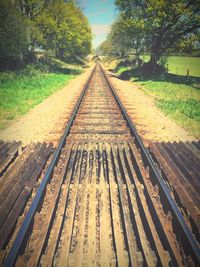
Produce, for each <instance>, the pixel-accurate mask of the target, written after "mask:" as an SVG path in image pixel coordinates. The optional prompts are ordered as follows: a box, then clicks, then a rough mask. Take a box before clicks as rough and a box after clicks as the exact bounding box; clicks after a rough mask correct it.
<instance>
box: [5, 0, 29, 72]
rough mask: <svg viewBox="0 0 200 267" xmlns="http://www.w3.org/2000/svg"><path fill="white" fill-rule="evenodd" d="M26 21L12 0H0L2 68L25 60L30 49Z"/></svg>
mask: <svg viewBox="0 0 200 267" xmlns="http://www.w3.org/2000/svg"><path fill="white" fill-rule="evenodd" d="M25 24H26V21H25V20H24V19H23V17H22V16H21V14H20V12H19V11H18V10H16V8H15V6H14V4H13V3H12V1H10V0H2V1H0V25H1V26H0V40H1V42H0V62H1V63H0V69H2V68H5V67H6V66H7V65H13V66H15V65H16V64H19V63H20V62H21V61H23V56H24V53H25V51H26V50H27V49H28V31H27V28H26V26H25Z"/></svg>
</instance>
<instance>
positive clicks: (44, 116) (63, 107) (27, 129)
mask: <svg viewBox="0 0 200 267" xmlns="http://www.w3.org/2000/svg"><path fill="white" fill-rule="evenodd" d="M90 72H91V68H89V69H87V70H86V71H85V72H84V73H82V74H81V75H79V76H78V77H76V78H74V79H72V80H71V81H70V82H69V83H68V84H67V85H66V86H65V87H64V88H63V89H61V90H59V91H57V92H56V93H55V94H53V95H51V96H50V97H48V98H47V99H45V100H44V101H43V102H42V103H40V104H39V105H37V106H36V107H34V108H33V109H32V110H30V111H29V112H28V113H27V114H26V115H24V116H23V117H21V118H20V119H18V120H17V121H14V122H13V123H12V124H11V125H10V126H9V127H8V128H6V129H4V130H1V131H0V139H2V140H4V141H12V140H19V141H22V143H23V145H27V144H29V143H31V142H44V141H46V142H53V143H54V144H55V145H56V144H57V142H58V140H59V139H60V137H61V135H62V130H63V129H64V127H65V125H66V123H67V121H68V119H69V117H70V114H71V111H72V109H73V107H74V104H75V102H76V100H77V98H78V96H79V95H80V93H81V91H82V88H83V85H84V84H85V82H86V80H87V78H88V76H89V73H90Z"/></svg>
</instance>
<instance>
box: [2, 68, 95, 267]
mask: <svg viewBox="0 0 200 267" xmlns="http://www.w3.org/2000/svg"><path fill="white" fill-rule="evenodd" d="M95 69H96V65H95V67H94V68H93V70H92V71H91V74H90V76H89V78H88V80H87V82H86V84H85V86H84V88H83V91H82V93H81V95H80V97H79V99H78V101H77V103H76V105H75V107H74V109H73V113H72V116H71V118H70V120H69V122H68V124H67V126H66V128H65V132H64V134H63V136H62V138H61V140H60V142H59V145H58V147H57V149H56V150H55V152H54V155H53V159H52V161H51V163H50V165H49V167H48V169H47V171H46V173H45V176H44V178H43V180H42V182H41V184H40V186H39V188H38V190H37V193H36V195H35V197H34V199H33V201H32V203H31V206H30V208H29V210H28V212H27V214H26V216H25V218H24V221H23V223H22V226H21V227H20V229H19V232H18V234H17V237H16V238H15V241H14V244H13V246H12V247H11V249H10V251H9V253H8V255H7V257H6V259H5V261H4V263H3V266H5V267H11V266H13V265H14V264H15V261H16V259H17V256H18V255H19V252H20V249H21V247H22V245H23V242H24V239H25V237H26V234H27V231H28V229H29V227H30V225H31V222H32V219H33V216H34V214H35V213H36V211H37V208H38V205H39V203H40V201H41V198H42V196H43V194H44V191H45V188H46V186H47V184H48V182H49V181H50V179H51V177H52V174H53V170H54V167H55V166H56V164H57V162H58V159H59V156H60V153H61V150H62V148H63V146H64V144H65V141H66V137H67V136H68V134H69V132H70V128H71V126H72V124H73V121H74V119H75V117H76V114H77V111H78V108H79V106H80V104H81V101H82V99H83V97H84V95H85V92H86V90H87V88H88V84H89V83H90V81H91V78H92V76H93V73H94V71H95Z"/></svg>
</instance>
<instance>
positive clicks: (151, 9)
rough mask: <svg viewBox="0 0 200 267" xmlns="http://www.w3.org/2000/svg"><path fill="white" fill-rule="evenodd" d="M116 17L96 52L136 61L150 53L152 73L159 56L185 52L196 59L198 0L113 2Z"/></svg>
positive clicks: (199, 34) (199, 17) (199, 23)
mask: <svg viewBox="0 0 200 267" xmlns="http://www.w3.org/2000/svg"><path fill="white" fill-rule="evenodd" d="M115 5H116V8H117V10H118V18H117V19H116V21H115V22H114V23H113V25H112V26H111V31H110V33H109V35H108V37H107V39H106V41H105V42H103V43H102V44H101V45H100V47H99V48H98V51H100V52H102V53H107V54H113V53H114V54H118V55H121V56H124V55H125V54H127V53H130V52H133V53H134V54H135V55H136V57H137V58H139V55H142V54H147V53H148V54H150V61H149V63H148V65H149V68H150V69H152V70H154V69H155V67H156V65H157V63H158V61H159V60H160V58H161V56H163V55H166V54H169V53H177V52H178V53H183V54H184V53H185V54H189V53H190V54H193V55H197V56H200V1H199V0H181V1H180V0H142V1H138V0H128V1H127V0H115Z"/></svg>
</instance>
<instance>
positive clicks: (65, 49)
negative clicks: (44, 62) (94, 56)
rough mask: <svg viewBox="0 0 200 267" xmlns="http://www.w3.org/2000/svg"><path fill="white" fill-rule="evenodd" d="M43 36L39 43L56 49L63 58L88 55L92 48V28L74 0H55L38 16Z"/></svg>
mask: <svg viewBox="0 0 200 267" xmlns="http://www.w3.org/2000/svg"><path fill="white" fill-rule="evenodd" d="M36 24H37V25H38V27H39V29H40V32H41V33H42V36H39V38H38V45H40V46H41V47H43V48H44V49H46V50H51V51H54V52H55V54H56V56H57V57H58V58H60V59H61V60H64V59H67V60H68V61H69V60H71V59H73V58H75V57H76V56H86V55H87V54H88V53H89V52H90V49H91V40H92V35H91V28H90V26H89V24H88V21H87V19H86V17H85V16H84V15H83V14H82V12H81V10H80V9H79V8H78V7H76V6H75V4H74V3H73V1H68V2H67V3H64V2H63V1H59V0H57V1H53V2H52V3H50V4H48V5H47V6H46V8H45V9H44V10H43V12H42V13H41V14H40V15H39V16H38V17H37V18H36Z"/></svg>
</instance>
